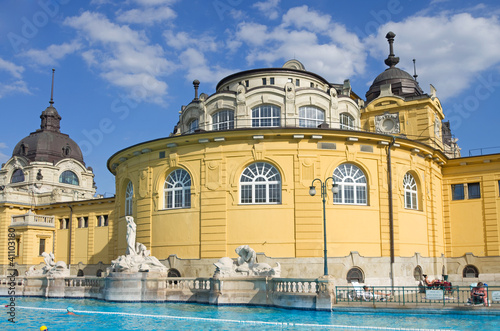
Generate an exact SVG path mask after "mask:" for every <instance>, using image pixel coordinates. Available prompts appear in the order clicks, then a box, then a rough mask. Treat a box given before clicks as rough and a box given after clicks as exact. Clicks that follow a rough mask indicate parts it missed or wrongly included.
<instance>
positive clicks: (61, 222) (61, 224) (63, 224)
mask: <svg viewBox="0 0 500 331" xmlns="http://www.w3.org/2000/svg"><path fill="white" fill-rule="evenodd" d="M59 229H61V230H63V229H66V220H65V219H64V218H61V219H59Z"/></svg>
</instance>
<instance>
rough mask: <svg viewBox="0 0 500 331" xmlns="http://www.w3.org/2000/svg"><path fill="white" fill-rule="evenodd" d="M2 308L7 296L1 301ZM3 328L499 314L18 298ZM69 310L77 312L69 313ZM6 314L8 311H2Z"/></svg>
mask: <svg viewBox="0 0 500 331" xmlns="http://www.w3.org/2000/svg"><path fill="white" fill-rule="evenodd" d="M0 301H1V302H2V304H3V305H5V304H6V303H8V298H2V299H0ZM16 306H17V307H16V308H17V309H16V320H17V323H16V324H15V325H13V324H12V323H10V322H8V321H7V318H8V317H6V314H2V315H3V316H2V320H1V321H0V325H1V327H2V329H3V330H5V329H7V330H39V329H40V326H42V325H45V326H47V328H48V330H49V331H53V330H234V329H238V330H425V329H438V330H477V329H481V330H500V316H493V315H488V316H485V315H432V314H429V315H423V314H408V313H396V314H388V313H349V312H345V313H344V312H342V313H339V312H323V311H319V312H317V311H303V310H291V309H290V310H289V309H278V308H262V307H243V306H223V307H215V306H210V305H201V304H186V303H111V302H105V301H98V300H90V299H81V300H77V299H44V298H17V299H16ZM68 306H71V307H73V308H74V310H75V312H76V313H77V314H78V315H76V316H71V315H66V308H67V307H68ZM3 309H4V311H5V312H6V311H7V308H3Z"/></svg>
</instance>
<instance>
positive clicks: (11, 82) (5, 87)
mask: <svg viewBox="0 0 500 331" xmlns="http://www.w3.org/2000/svg"><path fill="white" fill-rule="evenodd" d="M1 71H6V72H8V73H9V74H10V76H12V77H10V79H9V77H5V76H4V77H3V80H4V82H0V98H3V97H4V96H6V95H9V94H12V93H22V94H31V92H30V91H29V89H28V86H27V84H26V82H25V81H24V80H23V79H22V73H23V72H24V67H22V66H18V65H16V64H14V63H13V62H10V61H7V60H4V59H2V58H0V72H1ZM0 148H1V146H0Z"/></svg>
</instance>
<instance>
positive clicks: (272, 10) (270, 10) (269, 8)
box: [253, 0, 280, 20]
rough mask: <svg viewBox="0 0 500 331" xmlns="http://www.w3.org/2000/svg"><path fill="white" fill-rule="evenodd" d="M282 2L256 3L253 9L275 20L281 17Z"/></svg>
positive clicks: (273, 0) (275, 0) (268, 0)
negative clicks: (279, 7) (280, 6)
mask: <svg viewBox="0 0 500 331" xmlns="http://www.w3.org/2000/svg"><path fill="white" fill-rule="evenodd" d="M279 3H280V0H267V1H259V2H256V3H254V5H253V7H254V8H257V9H258V10H259V11H260V12H261V13H262V14H264V15H265V16H266V17H267V18H269V19H271V20H275V19H277V18H278V16H279V12H278V5H279Z"/></svg>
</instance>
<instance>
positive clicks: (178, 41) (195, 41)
mask: <svg viewBox="0 0 500 331" xmlns="http://www.w3.org/2000/svg"><path fill="white" fill-rule="evenodd" d="M163 37H164V38H165V41H166V42H167V45H168V46H170V47H173V48H175V49H177V50H180V49H186V48H188V47H196V48H198V49H200V50H203V51H211V52H215V51H216V50H217V49H218V48H219V46H220V45H219V43H218V42H216V41H215V38H213V37H211V36H209V35H205V36H203V35H202V36H198V37H197V38H192V37H191V36H190V35H189V34H188V33H187V32H184V31H182V32H178V33H174V32H173V31H170V30H169V31H165V32H164V33H163Z"/></svg>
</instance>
